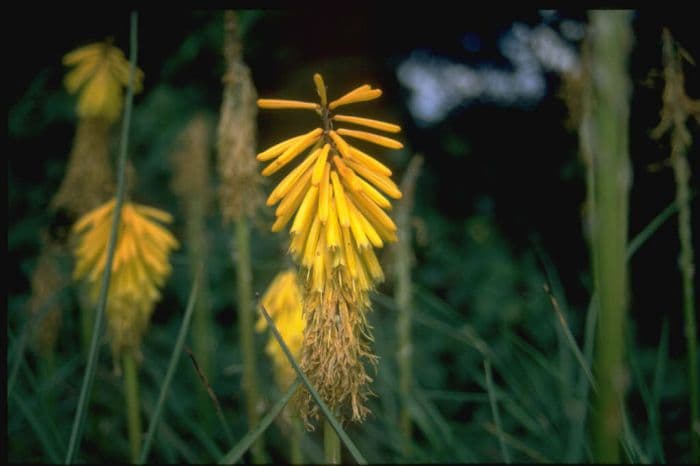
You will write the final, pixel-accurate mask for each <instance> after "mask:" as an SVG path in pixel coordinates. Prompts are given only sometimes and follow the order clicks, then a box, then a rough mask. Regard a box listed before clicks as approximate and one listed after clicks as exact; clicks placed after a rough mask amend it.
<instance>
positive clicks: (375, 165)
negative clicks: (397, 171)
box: [350, 147, 391, 176]
mask: <svg viewBox="0 0 700 466" xmlns="http://www.w3.org/2000/svg"><path fill="white" fill-rule="evenodd" d="M350 152H351V153H352V157H351V158H352V159H354V160H356V161H358V162H359V163H361V164H362V165H364V166H365V167H367V168H369V169H370V170H372V171H375V172H377V173H379V174H380V175H384V176H391V170H390V169H389V167H387V166H386V165H384V164H383V163H381V162H380V161H378V160H377V159H375V158H374V157H372V156H371V155H368V154H365V153H364V152H362V151H361V150H360V149H358V148H356V147H351V148H350Z"/></svg>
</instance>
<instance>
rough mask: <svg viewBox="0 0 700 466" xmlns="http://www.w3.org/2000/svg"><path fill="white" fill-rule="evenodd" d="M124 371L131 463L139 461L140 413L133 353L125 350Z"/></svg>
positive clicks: (136, 369) (137, 379) (137, 380)
mask: <svg viewBox="0 0 700 466" xmlns="http://www.w3.org/2000/svg"><path fill="white" fill-rule="evenodd" d="M122 365H123V369H124V399H125V400H126V416H127V421H128V422H127V425H128V431H129V446H130V447H131V463H132V464H136V463H138V461H139V453H140V452H141V412H140V411H139V375H138V367H137V366H136V360H135V359H134V353H133V352H132V351H130V350H127V351H126V352H125V353H124V355H123V356H122Z"/></svg>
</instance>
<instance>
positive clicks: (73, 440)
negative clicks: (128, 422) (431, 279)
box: [65, 11, 138, 464]
mask: <svg viewBox="0 0 700 466" xmlns="http://www.w3.org/2000/svg"><path fill="white" fill-rule="evenodd" d="M137 28H138V13H137V12H136V11H133V12H132V13H131V41H130V42H131V44H130V46H131V50H130V57H129V85H128V88H127V93H126V105H125V108H124V123H123V126H122V135H121V140H120V148H119V166H118V171H117V174H118V181H117V198H116V203H115V206H114V216H113V218H112V229H111V231H110V234H109V243H108V246H107V263H106V265H105V271H104V275H103V277H102V287H101V288H100V296H99V299H98V304H97V312H96V314H95V325H94V326H93V331H92V341H91V342H90V352H89V354H88V362H87V367H86V369H85V377H84V378H83V384H82V387H81V389H80V398H79V399H78V408H77V410H76V413H75V419H74V420H73V428H72V430H71V436H70V441H69V443H68V453H67V454H66V461H65V462H66V464H71V463H73V461H74V460H75V455H76V454H77V452H78V449H79V448H80V441H81V439H82V436H83V428H84V427H85V418H86V417H87V408H88V405H89V403H90V394H91V393H92V383H93V381H94V379H95V372H96V371H95V369H96V367H97V359H98V356H99V351H98V350H99V343H100V337H101V336H102V327H103V324H104V314H105V307H106V305H107V291H108V290H109V281H110V278H111V276H112V262H113V259H114V250H115V246H116V244H117V232H118V227H119V223H120V218H121V210H122V204H123V203H124V191H125V187H126V183H125V172H126V153H127V147H128V145H129V123H130V121H131V107H132V103H133V100H134V75H135V74H136V73H135V69H136V58H137V55H138V50H137V44H138V40H137V37H138V36H137Z"/></svg>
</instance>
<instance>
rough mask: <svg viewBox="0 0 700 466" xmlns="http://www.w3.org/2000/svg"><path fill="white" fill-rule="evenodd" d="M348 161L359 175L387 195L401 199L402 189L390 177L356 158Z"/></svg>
mask: <svg viewBox="0 0 700 466" xmlns="http://www.w3.org/2000/svg"><path fill="white" fill-rule="evenodd" d="M346 163H347V165H348V166H349V167H351V168H352V169H353V170H355V172H356V173H357V174H358V175H360V176H362V177H364V178H365V179H366V180H367V181H369V182H370V183H372V184H373V185H374V186H376V187H377V188H378V189H379V190H381V191H382V192H383V193H384V194H386V195H387V196H389V197H391V198H393V199H401V191H399V187H398V186H396V184H395V183H394V182H393V181H391V179H389V178H388V177H386V176H383V175H380V174H378V173H376V172H373V171H372V170H369V169H368V168H367V167H365V166H364V165H361V164H359V163H357V162H356V161H354V160H346Z"/></svg>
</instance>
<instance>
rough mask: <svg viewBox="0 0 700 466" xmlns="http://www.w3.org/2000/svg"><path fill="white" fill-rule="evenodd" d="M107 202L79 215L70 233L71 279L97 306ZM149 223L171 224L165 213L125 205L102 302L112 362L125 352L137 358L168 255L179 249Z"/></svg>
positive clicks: (110, 207) (110, 208)
mask: <svg viewBox="0 0 700 466" xmlns="http://www.w3.org/2000/svg"><path fill="white" fill-rule="evenodd" d="M115 204H116V200H115V199H112V200H110V201H109V202H107V203H105V204H103V205H101V206H100V207H98V208H96V209H94V210H92V211H90V212H88V213H87V214H85V215H83V217H81V218H80V219H79V220H78V221H77V222H76V223H75V224H74V225H73V228H72V232H73V234H74V235H76V236H77V242H76V243H77V244H76V246H75V250H74V253H75V257H76V264H75V269H74V271H73V278H74V279H76V280H78V279H84V280H86V281H87V283H88V286H89V295H90V299H91V301H92V302H93V303H97V300H98V297H99V293H100V288H101V286H102V276H103V274H104V270H105V266H106V265H107V247H108V243H109V235H110V230H111V228H112V219H113V216H114V206H115ZM154 220H157V221H160V222H164V223H170V222H172V217H171V215H170V214H168V213H167V212H164V211H162V210H159V209H154V208H152V207H147V206H144V205H139V204H134V203H131V202H125V203H124V205H123V206H122V211H121V225H120V226H119V232H118V236H117V243H116V246H115V251H114V259H113V261H112V276H111V281H110V286H109V294H108V296H107V313H106V315H107V326H108V334H109V336H110V339H111V343H112V352H113V354H114V355H115V360H118V358H117V357H116V356H118V355H119V354H120V353H121V352H122V351H124V350H134V351H136V352H137V353H138V349H139V347H140V344H141V338H142V337H143V333H144V332H145V330H146V327H147V326H148V322H149V320H150V316H151V312H152V311H153V306H154V304H155V302H156V301H157V300H158V299H159V298H160V291H159V289H160V288H161V287H162V286H163V283H164V282H165V279H166V278H167V277H168V276H169V275H170V272H171V267H170V263H169V262H168V256H169V255H170V252H171V251H172V250H173V249H175V248H177V247H179V244H178V242H177V240H176V239H175V238H174V237H173V235H172V234H171V233H170V232H169V231H168V230H166V229H165V228H163V227H162V226H161V225H159V224H158V223H156V222H155V221H154Z"/></svg>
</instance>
